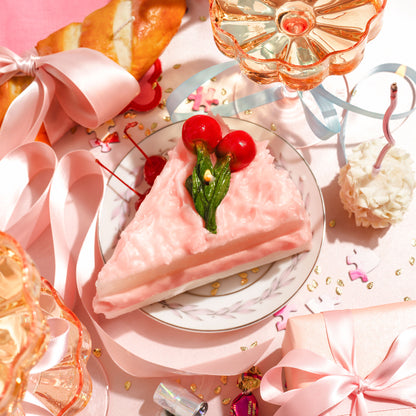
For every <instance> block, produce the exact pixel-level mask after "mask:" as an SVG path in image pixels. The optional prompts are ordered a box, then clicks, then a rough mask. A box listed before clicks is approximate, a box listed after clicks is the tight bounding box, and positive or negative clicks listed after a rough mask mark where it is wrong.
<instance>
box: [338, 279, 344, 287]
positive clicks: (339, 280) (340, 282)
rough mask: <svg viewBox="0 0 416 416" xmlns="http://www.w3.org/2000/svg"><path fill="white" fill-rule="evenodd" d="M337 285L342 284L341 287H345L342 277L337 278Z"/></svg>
mask: <svg viewBox="0 0 416 416" xmlns="http://www.w3.org/2000/svg"><path fill="white" fill-rule="evenodd" d="M337 285H338V286H341V287H344V282H343V281H342V280H341V279H338V280H337Z"/></svg>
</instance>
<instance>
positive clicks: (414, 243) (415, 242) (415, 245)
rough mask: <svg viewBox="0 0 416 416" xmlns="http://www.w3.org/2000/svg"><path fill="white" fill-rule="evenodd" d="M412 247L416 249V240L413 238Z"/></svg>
mask: <svg viewBox="0 0 416 416" xmlns="http://www.w3.org/2000/svg"><path fill="white" fill-rule="evenodd" d="M412 246H413V247H416V238H414V239H413V240H412Z"/></svg>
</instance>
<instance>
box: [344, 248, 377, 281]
mask: <svg viewBox="0 0 416 416" xmlns="http://www.w3.org/2000/svg"><path fill="white" fill-rule="evenodd" d="M346 261H347V264H350V265H351V264H353V265H355V270H350V271H349V272H348V274H349V276H350V279H351V280H356V279H361V280H362V281H363V282H368V276H367V274H368V273H370V272H371V271H372V270H374V269H375V268H376V267H377V266H378V264H379V263H380V259H379V257H378V256H377V255H376V254H375V253H374V252H373V250H370V249H364V248H361V249H360V251H357V250H356V249H354V250H353V254H352V255H350V256H347V259H346Z"/></svg>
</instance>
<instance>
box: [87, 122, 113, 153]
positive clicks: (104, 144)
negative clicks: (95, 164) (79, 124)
mask: <svg viewBox="0 0 416 416" xmlns="http://www.w3.org/2000/svg"><path fill="white" fill-rule="evenodd" d="M115 125H116V123H115V122H114V120H108V121H106V122H105V123H103V124H101V125H100V126H98V127H97V128H96V129H87V133H88V134H92V133H95V136H96V138H95V139H91V140H90V145H91V147H98V146H101V151H102V152H103V153H106V152H109V151H110V150H111V147H110V143H119V142H120V139H119V137H118V134H117V132H111V131H110V129H111V128H112V127H114V126H115Z"/></svg>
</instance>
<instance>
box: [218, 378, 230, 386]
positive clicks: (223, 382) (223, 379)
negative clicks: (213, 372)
mask: <svg viewBox="0 0 416 416" xmlns="http://www.w3.org/2000/svg"><path fill="white" fill-rule="evenodd" d="M220 381H221V383H222V384H224V386H225V385H226V384H227V383H228V376H221V377H220Z"/></svg>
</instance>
